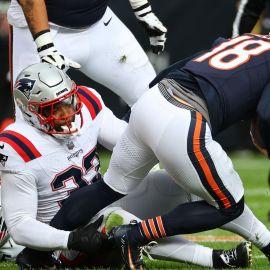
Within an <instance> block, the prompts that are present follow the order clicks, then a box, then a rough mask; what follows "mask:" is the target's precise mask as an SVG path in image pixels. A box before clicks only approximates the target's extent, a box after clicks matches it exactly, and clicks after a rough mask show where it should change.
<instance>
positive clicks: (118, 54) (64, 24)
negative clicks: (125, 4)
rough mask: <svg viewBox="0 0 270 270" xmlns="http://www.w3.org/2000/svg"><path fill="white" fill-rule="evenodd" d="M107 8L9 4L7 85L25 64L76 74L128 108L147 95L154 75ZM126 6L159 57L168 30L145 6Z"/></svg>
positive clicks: (25, 1) (26, 1) (57, 2)
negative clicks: (9, 70) (42, 64)
mask: <svg viewBox="0 0 270 270" xmlns="http://www.w3.org/2000/svg"><path fill="white" fill-rule="evenodd" d="M107 4H108V1H107V0H100V1H93V0H91V1H87V0H80V1H75V2H74V1H72V0H69V1H66V0H65V1H64V0H37V1H32V0H20V1H16V0H12V1H11V5H10V7H9V10H8V20H9V23H10V24H11V25H12V30H11V32H12V45H11V46H12V73H11V75H12V76H11V77H12V78H11V81H13V78H16V77H17V75H18V73H19V72H20V71H21V70H22V69H24V68H25V67H27V66H29V65H30V64H33V63H38V62H40V61H43V62H48V63H51V64H53V65H55V66H56V67H58V68H60V69H65V70H66V69H68V68H69V67H72V68H75V69H80V70H81V71H82V72H83V73H84V74H86V75H87V76H88V77H90V78H92V79H93V80H95V81H97V82H99V83H101V84H103V85H104V86H106V87H108V88H109V89H110V90H112V91H113V92H114V93H116V94H117V95H118V96H120V97H121V98H122V99H123V100H124V101H125V102H126V103H127V104H128V106H132V105H133V104H134V103H135V102H136V100H137V99H138V98H139V97H140V96H141V95H142V93H143V92H144V91H146V90H147V89H148V83H149V81H151V79H153V77H154V76H155V71H154V69H153V67H152V65H151V63H150V62H149V59H148V57H147V56H146V54H145V52H144V51H143V49H142V48H141V46H140V45H139V43H138V42H137V40H136V39H135V37H134V36H133V35H132V33H131V32H130V31H129V30H128V29H127V27H126V26H125V25H124V24H123V23H122V22H121V21H120V20H119V19H118V17H117V16H116V15H115V14H114V13H113V12H112V10H111V9H110V7H109V6H108V5H107ZM130 4H131V7H132V9H133V11H134V14H135V16H136V18H137V19H138V21H139V22H140V23H141V24H142V26H143V27H144V28H145V30H146V32H147V34H148V36H149V41H150V46H151V49H152V51H153V52H154V53H156V54H159V53H160V52H162V51H163V49H164V44H165V41H166V37H165V34H166V32H167V29H166V28H165V27H164V26H163V24H162V23H161V22H160V21H159V20H158V18H157V17H156V16H155V14H154V13H153V12H152V9H151V6H150V4H149V2H148V1H147V0H130ZM33 39H34V40H33ZM13 83H14V81H13Z"/></svg>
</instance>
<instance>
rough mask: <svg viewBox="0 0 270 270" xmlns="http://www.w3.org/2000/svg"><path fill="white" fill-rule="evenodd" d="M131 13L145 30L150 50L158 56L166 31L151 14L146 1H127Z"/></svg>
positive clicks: (162, 48) (149, 6)
mask: <svg viewBox="0 0 270 270" xmlns="http://www.w3.org/2000/svg"><path fill="white" fill-rule="evenodd" d="M129 2H130V4H131V7H132V9H133V12H134V14H135V16H136V18H137V19H138V21H139V22H140V23H141V24H142V26H143V27H144V29H145V30H146V32H147V34H148V36H149V39H150V46H151V50H152V51H153V53H155V54H160V53H161V52H162V51H163V50H164V46H165V42H166V33H167V29H166V27H165V26H164V25H163V24H162V22H161V21H160V20H159V19H158V18H157V16H156V15H155V14H154V13H153V12H152V8H151V5H150V3H149V2H148V0H129Z"/></svg>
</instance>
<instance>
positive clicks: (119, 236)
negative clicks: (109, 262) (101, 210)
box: [109, 221, 144, 270]
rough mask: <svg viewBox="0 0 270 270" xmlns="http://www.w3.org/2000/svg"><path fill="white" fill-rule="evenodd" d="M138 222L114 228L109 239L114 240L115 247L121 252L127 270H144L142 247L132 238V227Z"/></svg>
mask: <svg viewBox="0 0 270 270" xmlns="http://www.w3.org/2000/svg"><path fill="white" fill-rule="evenodd" d="M136 224H137V222H136V221H135V222H131V223H130V224H129V225H122V226H119V227H115V228H113V229H112V230H111V231H110V233H109V239H113V241H114V242H115V246H116V247H117V248H118V249H119V250H120V252H121V256H122V260H123V263H124V264H125V268H126V269H130V270H134V269H141V270H142V269H143V267H144V263H143V255H142V246H141V245H139V244H138V243H137V242H135V240H133V239H132V237H131V230H132V226H134V225H136Z"/></svg>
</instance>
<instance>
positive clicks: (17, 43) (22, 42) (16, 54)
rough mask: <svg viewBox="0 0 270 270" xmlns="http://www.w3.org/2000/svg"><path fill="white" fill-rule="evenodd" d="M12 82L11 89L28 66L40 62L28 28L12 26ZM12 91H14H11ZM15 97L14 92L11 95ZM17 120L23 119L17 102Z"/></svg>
mask: <svg viewBox="0 0 270 270" xmlns="http://www.w3.org/2000/svg"><path fill="white" fill-rule="evenodd" d="M9 49H10V62H11V66H10V80H11V84H12V85H11V88H12V89H13V85H14V83H15V80H16V78H17V76H18V74H19V73H20V72H21V71H22V70H23V69H24V68H26V67H27V66H29V65H31V64H34V63H38V62H40V59H39V57H38V54H37V49H36V45H35V43H34V42H33V38H32V35H31V33H30V31H29V29H28V28H25V27H24V28H18V27H13V26H11V31H10V44H9ZM11 91H12V90H11ZM11 94H12V96H13V92H12V93H11ZM15 114H16V119H21V118H22V113H21V110H20V109H18V107H17V104H16V102H15Z"/></svg>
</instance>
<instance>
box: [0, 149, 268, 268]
mask: <svg viewBox="0 0 270 270" xmlns="http://www.w3.org/2000/svg"><path fill="white" fill-rule="evenodd" d="M100 156H101V163H102V165H103V166H102V172H103V173H104V171H105V170H106V168H107V166H108V162H109V155H108V153H107V152H105V151H102V152H101V155H100ZM230 156H231V158H232V160H233V163H234V166H235V168H236V170H237V171H238V173H239V174H240V176H241V178H242V180H243V183H244V186H245V198H246V202H247V203H248V205H249V207H250V208H251V209H252V211H254V213H255V214H256V216H257V217H258V218H259V219H260V220H261V221H262V222H263V223H264V224H265V225H266V226H267V227H268V228H269V226H270V223H269V222H268V219H267V214H268V211H269V210H270V204H269V195H270V190H269V188H268V184H267V174H268V169H269V160H266V159H265V158H263V157H262V156H258V155H254V154H252V153H249V152H241V153H235V154H231V155H230ZM192 236H193V237H194V238H195V239H197V240H198V242H200V243H201V244H203V245H206V246H209V247H213V248H217V249H227V248H231V247H233V246H235V245H236V244H237V243H239V242H238V241H231V240H232V239H233V240H234V239H235V237H234V236H235V234H232V233H230V232H226V231H223V230H219V229H216V230H212V231H206V232H203V233H198V234H194V235H192ZM187 237H190V236H187ZM236 239H237V238H236ZM147 266H148V267H149V268H151V269H183V270H184V269H207V268H203V267H200V266H194V265H189V264H185V263H176V262H165V261H147ZM269 266H270V265H269V262H268V260H267V259H266V257H265V256H263V254H262V253H261V252H260V251H259V250H258V249H257V248H255V247H253V266H252V269H256V270H259V269H260V270H265V269H269ZM0 269H1V270H2V269H3V270H14V269H18V268H17V267H16V265H15V264H14V263H12V262H0Z"/></svg>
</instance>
